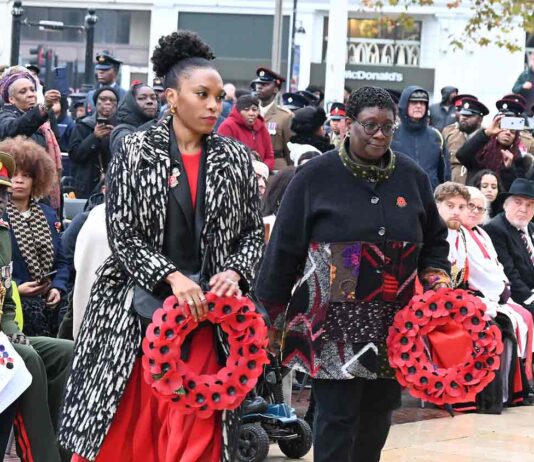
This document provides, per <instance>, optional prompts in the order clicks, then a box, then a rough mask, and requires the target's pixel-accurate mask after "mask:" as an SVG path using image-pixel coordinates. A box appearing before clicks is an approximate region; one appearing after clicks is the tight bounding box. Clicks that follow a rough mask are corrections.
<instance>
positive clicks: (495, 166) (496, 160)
mask: <svg viewBox="0 0 534 462" xmlns="http://www.w3.org/2000/svg"><path fill="white" fill-rule="evenodd" d="M520 141H521V140H520V138H519V135H518V134H516V136H515V139H514V142H513V143H512V145H511V146H510V147H508V148H504V147H503V146H501V145H500V144H499V142H498V141H497V137H493V138H492V139H491V140H490V141H489V142H488V143H487V144H486V145H485V146H484V147H483V148H482V149H481V150H480V151H479V152H477V154H476V160H477V161H478V163H479V164H480V165H482V166H483V168H488V169H490V170H493V171H494V172H496V173H499V172H500V171H501V169H502V168H503V167H504V163H503V161H502V152H501V149H508V150H509V151H510V152H512V153H513V155H514V162H515V161H516V160H517V159H519V157H520V156H521V154H520V153H519V143H520Z"/></svg>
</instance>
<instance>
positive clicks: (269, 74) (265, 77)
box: [251, 67, 286, 87]
mask: <svg viewBox="0 0 534 462" xmlns="http://www.w3.org/2000/svg"><path fill="white" fill-rule="evenodd" d="M256 76H257V78H256V79H255V80H253V81H252V84H251V85H254V84H255V83H271V82H274V83H275V84H276V85H277V86H278V87H281V86H282V83H284V82H285V81H286V79H285V78H284V77H282V76H281V75H280V74H277V73H276V72H274V71H271V69H267V68H266V67H258V69H256Z"/></svg>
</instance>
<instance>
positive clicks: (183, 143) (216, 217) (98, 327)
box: [60, 32, 263, 462]
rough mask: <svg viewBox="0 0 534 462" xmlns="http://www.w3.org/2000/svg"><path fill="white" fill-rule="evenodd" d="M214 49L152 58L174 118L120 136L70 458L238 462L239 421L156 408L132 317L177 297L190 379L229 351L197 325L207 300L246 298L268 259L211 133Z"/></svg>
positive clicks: (173, 41) (166, 50)
mask: <svg viewBox="0 0 534 462" xmlns="http://www.w3.org/2000/svg"><path fill="white" fill-rule="evenodd" d="M213 58H214V56H213V54H212V52H211V50H210V48H209V46H208V45H206V44H205V43H204V42H203V41H202V40H201V39H200V38H199V37H198V36H197V35H196V34H194V33H191V32H175V33H173V34H171V35H168V36H166V37H162V38H161V39H160V40H159V45H158V46H157V47H156V49H155V51H154V54H153V56H152V62H153V64H154V71H155V72H156V74H157V75H158V76H160V77H162V78H164V82H165V96H166V99H167V102H168V104H169V107H170V115H169V116H167V117H166V118H165V119H164V120H163V121H162V122H161V123H160V124H158V125H156V126H153V127H151V128H149V129H148V130H146V131H139V132H136V133H133V134H130V135H127V136H126V137H125V138H124V141H123V142H122V143H121V146H120V149H119V150H118V151H117V152H116V153H115V155H114V158H113V160H112V162H111V165H110V169H109V173H108V176H107V197H106V220H107V229H108V240H109V244H110V247H111V251H112V255H111V256H110V257H109V258H108V259H107V260H106V261H105V263H104V264H103V266H102V267H101V268H100V270H99V272H98V274H97V280H96V282H95V284H94V285H93V288H92V291H91V296H90V299H89V304H88V308H87V311H86V314H85V317H84V320H83V323H82V325H81V328H80V332H79V335H78V339H77V343H76V349H75V357H74V361H73V366H72V373H71V376H70V379H69V382H68V385H67V392H66V397H65V405H64V411H63V422H62V428H61V431H60V442H61V444H62V445H64V446H65V447H66V448H68V449H69V450H71V451H73V452H74V453H76V456H75V458H74V460H75V461H84V460H91V461H93V460H96V461H98V462H107V461H113V462H116V461H128V462H136V461H139V462H141V461H142V462H174V461H181V462H200V461H203V462H216V461H231V460H234V459H233V457H234V455H233V453H234V449H235V447H236V442H237V441H236V436H237V430H238V424H239V419H238V418H237V415H236V413H235V412H231V411H223V412H220V411H217V412H215V413H214V414H213V415H212V416H211V417H208V418H206V419H201V418H198V417H197V416H196V415H194V414H193V415H183V414H180V413H179V411H176V410H175V409H174V408H172V406H170V404H169V402H165V401H159V400H157V399H156V397H155V396H154V395H153V393H152V392H151V389H150V386H149V385H148V384H147V383H146V382H145V381H144V378H143V372H142V367H141V357H140V356H141V351H140V350H141V341H142V339H143V336H144V332H143V329H142V323H141V322H140V321H141V319H140V316H139V315H138V312H137V311H134V310H133V309H132V308H134V309H136V310H137V308H138V307H139V305H138V302H139V303H140V302H141V298H140V297H138V295H139V294H140V291H141V292H143V291H144V292H148V293H151V294H153V295H154V296H157V297H158V298H160V299H164V298H166V297H168V296H170V295H172V294H174V295H175V296H176V297H177V299H178V301H179V303H186V304H187V305H188V306H189V308H190V311H191V315H192V316H193V317H194V318H195V319H196V320H198V321H200V325H199V327H198V328H196V329H195V330H194V331H193V332H192V333H191V334H190V335H189V336H188V338H187V340H186V342H185V344H184V345H183V346H182V350H181V351H182V360H184V361H186V362H187V364H188V366H189V367H190V369H191V370H192V371H193V372H194V373H197V374H213V373H216V372H217V370H219V369H220V368H221V362H222V361H224V356H225V354H227V353H228V349H227V344H226V341H225V340H223V337H222V336H221V335H220V331H219V330H218V328H215V327H214V326H213V325H211V324H210V323H207V322H203V320H204V319H205V317H206V314H207V313H208V311H207V310H208V306H207V301H206V298H205V296H204V290H207V289H209V290H210V291H211V292H213V293H215V295H217V296H223V295H225V296H233V295H239V294H240V293H246V292H248V290H249V287H250V286H249V285H250V284H251V281H252V280H253V279H254V275H255V268H256V265H257V263H258V260H259V258H260V255H261V253H262V249H263V223H262V220H261V216H260V212H259V198H258V185H257V180H256V175H255V173H254V169H253V167H252V162H251V159H250V156H249V155H248V152H247V150H246V148H245V146H243V145H242V144H241V143H239V142H237V141H234V140H231V139H229V138H224V137H220V136H218V135H217V134H216V133H214V132H213V128H214V126H215V123H216V122H217V118H218V117H219V114H220V112H221V106H222V100H223V98H224V91H223V82H222V79H221V76H220V75H219V73H218V72H217V71H216V70H215V68H214V67H213V64H212V62H211V61H212V59H213Z"/></svg>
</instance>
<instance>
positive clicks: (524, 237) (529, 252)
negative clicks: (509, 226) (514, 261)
mask: <svg viewBox="0 0 534 462" xmlns="http://www.w3.org/2000/svg"><path fill="white" fill-rule="evenodd" d="M519 234H521V239H523V242H524V243H525V247H526V248H527V252H528V256H529V257H530V261H531V262H532V264H533V265H534V255H533V254H532V248H531V246H530V243H529V242H528V236H527V235H526V233H525V231H523V230H522V229H520V230H519Z"/></svg>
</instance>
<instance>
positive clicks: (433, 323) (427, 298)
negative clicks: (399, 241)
mask: <svg viewBox="0 0 534 462" xmlns="http://www.w3.org/2000/svg"><path fill="white" fill-rule="evenodd" d="M407 320H415V322H416V323H417V325H418V326H419V329H418V330H416V334H415V335H414V336H413V337H412V336H410V335H408V332H410V333H411V332H412V331H411V330H410V331H408V330H407V329H406V326H405V324H406V321H407ZM451 320H454V321H455V324H456V325H457V326H458V327H459V328H460V329H462V330H464V331H465V333H466V334H467V336H468V338H469V341H468V342H467V343H466V342H463V345H464V348H465V347H466V346H467V345H470V346H469V348H471V351H466V352H465V355H461V354H460V355H458V357H462V358H464V359H463V360H462V362H461V363H459V364H456V365H454V364H448V365H447V366H449V367H445V366H442V365H440V364H438V363H434V362H433V361H434V360H433V359H432V358H433V357H434V356H432V351H431V348H432V343H431V342H428V341H427V340H426V335H427V334H429V333H430V332H432V331H434V330H435V329H438V328H439V327H441V326H443V325H446V324H448V323H450V322H451ZM464 337H465V336H464ZM386 344H387V347H388V359H389V363H390V365H391V367H392V368H393V369H394V370H395V376H396V378H397V380H398V382H399V383H400V384H401V385H402V386H405V387H406V388H407V389H408V390H409V392H410V393H411V394H412V395H413V396H415V397H417V398H421V399H424V400H425V401H429V402H432V403H434V404H437V405H443V404H453V403H458V402H465V401H468V400H471V399H473V398H474V396H476V394H477V393H479V392H480V391H482V390H483V389H484V388H485V387H486V386H487V385H488V384H489V383H490V382H491V380H493V377H494V376H495V371H496V370H498V368H499V366H500V358H499V356H498V355H499V354H500V353H501V352H502V348H503V346H502V340H501V333H500V331H499V329H498V328H497V326H494V325H491V323H490V322H489V318H488V317H487V315H486V314H485V305H484V304H483V302H482V301H481V300H480V299H478V298H477V297H475V296H474V295H472V294H470V293H469V292H467V291H464V290H453V289H439V290H438V291H428V292H426V293H424V294H423V295H422V296H416V297H413V298H412V299H411V300H410V302H409V303H408V305H407V306H406V307H404V308H403V309H402V310H400V311H399V312H398V313H397V314H396V315H395V318H394V321H393V325H392V326H391V327H390V330H389V335H388V338H387V340H386ZM451 347H453V346H451ZM435 361H440V356H439V355H436V356H435Z"/></svg>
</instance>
